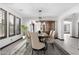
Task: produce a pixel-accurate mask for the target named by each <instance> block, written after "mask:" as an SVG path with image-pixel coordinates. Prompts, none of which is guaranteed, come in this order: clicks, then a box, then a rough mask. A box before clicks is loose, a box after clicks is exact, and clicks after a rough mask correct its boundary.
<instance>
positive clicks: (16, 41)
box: [0, 37, 22, 50]
mask: <svg viewBox="0 0 79 59" xmlns="http://www.w3.org/2000/svg"><path fill="white" fill-rule="evenodd" d="M20 39H22V37H21V38H19V39H18V40H16V41H14V42H12V43H10V44H8V45H5V46H3V47H1V48H0V50H1V49H3V48H5V47H7V46H9V45H11V44H13V43H15V42H17V41H19V40H20Z"/></svg>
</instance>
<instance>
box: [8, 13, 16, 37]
mask: <svg viewBox="0 0 79 59" xmlns="http://www.w3.org/2000/svg"><path fill="white" fill-rule="evenodd" d="M13 35H15V17H14V15H12V14H11V13H9V36H13Z"/></svg>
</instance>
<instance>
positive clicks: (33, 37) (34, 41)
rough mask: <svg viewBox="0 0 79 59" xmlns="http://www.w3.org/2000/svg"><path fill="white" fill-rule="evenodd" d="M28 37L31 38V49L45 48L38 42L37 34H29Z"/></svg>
mask: <svg viewBox="0 0 79 59" xmlns="http://www.w3.org/2000/svg"><path fill="white" fill-rule="evenodd" d="M30 36H31V44H32V48H33V49H42V48H44V47H45V44H44V43H41V42H40V41H39V39H38V35H37V33H35V32H31V33H30Z"/></svg>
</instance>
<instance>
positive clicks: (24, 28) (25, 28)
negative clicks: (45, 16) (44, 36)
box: [21, 25, 28, 39]
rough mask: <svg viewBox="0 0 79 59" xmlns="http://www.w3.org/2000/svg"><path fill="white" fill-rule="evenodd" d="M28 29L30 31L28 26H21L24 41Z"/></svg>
mask: <svg viewBox="0 0 79 59" xmlns="http://www.w3.org/2000/svg"><path fill="white" fill-rule="evenodd" d="M27 29H28V27H27V25H21V31H22V34H23V39H24V38H25V34H26V31H27Z"/></svg>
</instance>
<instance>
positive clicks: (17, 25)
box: [15, 17, 21, 35]
mask: <svg viewBox="0 0 79 59" xmlns="http://www.w3.org/2000/svg"><path fill="white" fill-rule="evenodd" d="M20 27H21V19H20V18H18V17H16V18H15V34H17V35H18V34H20V33H21V30H20Z"/></svg>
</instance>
